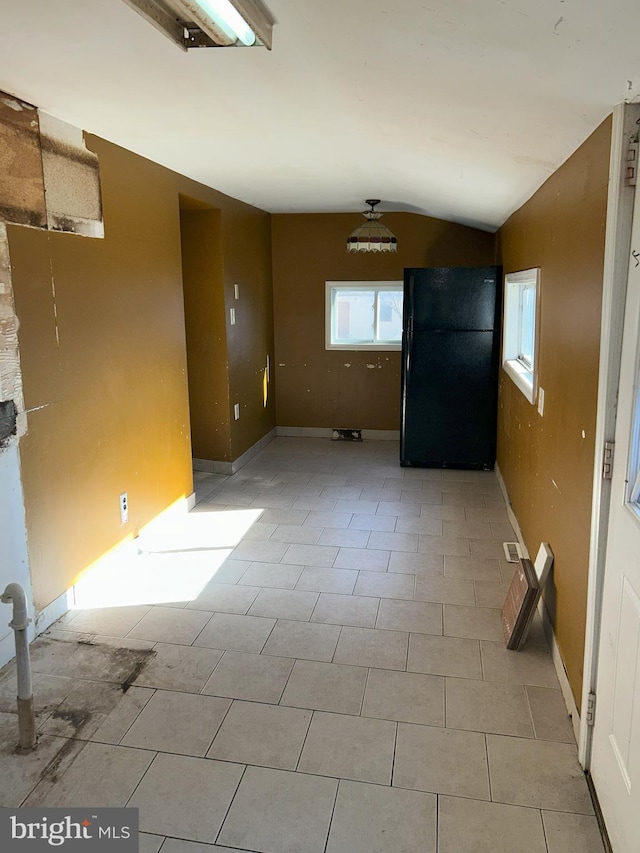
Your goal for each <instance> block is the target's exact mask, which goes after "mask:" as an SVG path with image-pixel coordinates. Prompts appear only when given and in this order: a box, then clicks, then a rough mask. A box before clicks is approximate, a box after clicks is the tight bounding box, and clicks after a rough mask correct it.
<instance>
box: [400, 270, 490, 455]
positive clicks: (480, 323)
mask: <svg viewBox="0 0 640 853" xmlns="http://www.w3.org/2000/svg"><path fill="white" fill-rule="evenodd" d="M500 281H501V275H500V267H495V266H492V267H440V268H434V269H405V271H404V308H403V333H402V424H401V433H400V464H401V465H404V466H408V465H415V466H420V467H424V468H471V469H477V470H484V469H492V468H493V466H494V463H495V458H496V421H497V412H496V408H497V382H498V347H499V328H500V327H499V317H500V310H501V299H500V290H501V288H500Z"/></svg>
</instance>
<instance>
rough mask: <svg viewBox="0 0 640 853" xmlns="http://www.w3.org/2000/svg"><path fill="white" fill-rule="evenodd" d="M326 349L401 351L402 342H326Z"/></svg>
mask: <svg viewBox="0 0 640 853" xmlns="http://www.w3.org/2000/svg"><path fill="white" fill-rule="evenodd" d="M325 349H327V350H331V349H336V350H356V351H361V352H366V351H367V350H377V351H378V352H399V351H400V350H401V349H402V344H367V343H362V344H325Z"/></svg>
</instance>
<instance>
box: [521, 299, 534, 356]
mask: <svg viewBox="0 0 640 853" xmlns="http://www.w3.org/2000/svg"><path fill="white" fill-rule="evenodd" d="M535 323H536V289H535V287H534V285H525V286H523V287H522V288H521V290H520V340H519V342H518V343H519V346H518V358H519V359H520V360H521V361H524V362H525V363H526V364H527V365H529V367H532V366H533V338H534V332H535Z"/></svg>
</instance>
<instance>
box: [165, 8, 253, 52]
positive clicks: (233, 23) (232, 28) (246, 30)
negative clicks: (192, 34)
mask: <svg viewBox="0 0 640 853" xmlns="http://www.w3.org/2000/svg"><path fill="white" fill-rule="evenodd" d="M179 2H180V5H181V6H184V8H185V10H186V11H187V12H189V13H190V14H191V15H193V18H194V20H195V21H199V20H200V19H202V22H203V23H204V24H206V25H209V21H207V19H206V17H205V16H203V15H202V13H203V12H204V13H205V15H206V16H208V17H209V18H210V20H211V21H213V23H214V25H215V26H216V29H221V30H222V32H223V33H224V34H225V35H226V36H227V38H229V39H230V40H231V42H232V43H233V42H236V41H241V42H242V44H245V45H247V47H251V45H252V44H255V43H256V34H255V33H254V31H253V30H252V29H251V27H250V26H249V24H247V22H246V21H245V20H244V18H243V17H242V16H241V15H240V14H239V13H238V11H237V10H236V9H235V8H234V7H233V6H232V5H231V3H230V2H229V0H199V2H198V3H194V2H191V0H179ZM203 29H204V31H205V32H207V29H205V27H204V26H203Z"/></svg>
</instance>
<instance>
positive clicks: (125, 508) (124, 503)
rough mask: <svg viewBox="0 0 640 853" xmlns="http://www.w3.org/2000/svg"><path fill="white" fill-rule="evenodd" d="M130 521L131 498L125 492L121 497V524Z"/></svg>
mask: <svg viewBox="0 0 640 853" xmlns="http://www.w3.org/2000/svg"><path fill="white" fill-rule="evenodd" d="M128 521H129V498H128V497H127V493H126V492H123V493H122V494H121V495H120V523H121V524H126V523H127V522H128Z"/></svg>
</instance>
